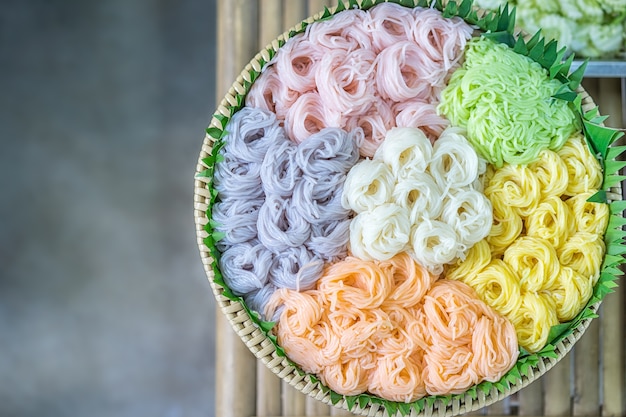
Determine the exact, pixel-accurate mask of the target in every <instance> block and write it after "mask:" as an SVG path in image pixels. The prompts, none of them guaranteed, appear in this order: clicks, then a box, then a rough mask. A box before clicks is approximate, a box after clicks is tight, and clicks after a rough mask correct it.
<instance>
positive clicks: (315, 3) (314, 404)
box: [305, 0, 351, 416]
mask: <svg viewBox="0 0 626 417" xmlns="http://www.w3.org/2000/svg"><path fill="white" fill-rule="evenodd" d="M307 3H308V4H307V16H313V15H315V14H317V13H319V12H321V11H322V10H324V7H328V6H330V2H329V1H328V0H308V2H307ZM333 408H334V407H333ZM305 411H306V415H307V416H330V415H332V414H331V413H332V411H331V407H330V406H328V405H326V404H324V403H323V402H321V401H319V400H316V399H315V398H313V397H307V398H306V404H305ZM350 415H351V414H350Z"/></svg>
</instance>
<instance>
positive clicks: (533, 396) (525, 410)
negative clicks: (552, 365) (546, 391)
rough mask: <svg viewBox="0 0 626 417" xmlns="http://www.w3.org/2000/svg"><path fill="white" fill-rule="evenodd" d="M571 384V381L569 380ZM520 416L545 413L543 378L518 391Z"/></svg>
mask: <svg viewBox="0 0 626 417" xmlns="http://www.w3.org/2000/svg"><path fill="white" fill-rule="evenodd" d="M567 383H568V384H569V381H568V382H567ZM518 399H519V405H518V409H519V411H518V413H519V415H520V416H540V415H541V414H542V413H543V379H539V380H537V381H534V382H532V383H531V384H530V385H528V386H527V387H526V388H524V389H522V390H521V391H520V392H519V393H518Z"/></svg>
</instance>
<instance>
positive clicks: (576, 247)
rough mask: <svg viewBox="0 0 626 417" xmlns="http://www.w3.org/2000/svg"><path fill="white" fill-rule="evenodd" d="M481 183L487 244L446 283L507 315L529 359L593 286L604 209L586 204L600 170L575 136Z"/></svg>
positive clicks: (452, 270)
mask: <svg viewBox="0 0 626 417" xmlns="http://www.w3.org/2000/svg"><path fill="white" fill-rule="evenodd" d="M487 176H488V177H489V179H488V181H487V187H486V189H485V193H486V195H487V197H488V198H489V199H490V201H491V203H492V206H493V225H492V227H491V231H490V232H489V235H488V236H487V238H486V240H485V242H486V244H487V245H486V246H485V244H484V243H481V244H477V245H475V246H474V247H473V248H472V249H471V250H470V251H468V253H467V257H466V259H465V261H457V262H456V263H455V264H453V265H451V266H449V267H448V268H447V269H446V276H447V277H448V278H450V279H457V280H460V281H462V282H465V283H467V284H468V285H470V286H471V287H472V288H474V289H475V290H476V292H477V293H478V295H479V296H480V298H481V299H482V300H483V301H485V302H486V303H487V304H489V305H490V306H492V307H493V308H494V309H496V310H497V311H499V312H500V313H501V314H504V315H506V316H507V317H508V318H509V319H510V320H511V322H513V324H514V325H515V328H516V331H517V335H518V339H519V343H520V346H522V347H523V348H524V349H526V350H527V351H530V352H534V351H537V350H539V349H541V348H543V346H545V344H546V342H547V341H548V340H547V338H548V334H549V328H550V326H552V325H554V324H557V323H559V322H566V321H570V320H572V319H573V318H575V317H576V315H577V314H578V313H579V312H580V311H581V310H582V308H583V307H584V306H585V304H586V303H587V301H588V300H589V299H590V297H591V295H592V292H593V286H594V285H595V283H596V282H597V280H598V277H599V274H600V268H601V266H602V261H603V257H604V252H605V244H604V240H603V236H604V233H605V231H606V227H607V225H608V218H609V209H608V206H607V205H606V204H599V203H592V202H589V201H588V199H589V198H590V197H591V196H593V195H594V194H595V192H596V191H597V190H598V188H593V187H599V186H600V185H601V180H599V179H598V178H600V179H601V177H602V173H601V169H600V166H599V164H598V163H597V161H596V160H595V158H593V156H592V155H591V152H590V151H589V148H588V147H587V145H586V143H584V141H583V139H582V138H581V136H580V135H579V134H574V135H572V137H571V138H570V139H569V140H568V141H567V142H566V144H565V145H564V146H563V147H562V148H561V149H560V150H559V151H558V152H553V151H550V150H547V149H546V150H543V151H541V152H540V154H539V156H538V159H537V161H535V162H533V163H531V164H529V165H527V166H513V165H510V164H506V163H505V164H504V165H503V166H502V167H501V168H498V169H495V170H493V171H490V172H488V174H487ZM579 178H581V179H582V181H580V182H579ZM572 182H573V183H575V185H572ZM571 194H574V195H571ZM512 283H515V284H512ZM512 294H518V295H517V296H515V295H512ZM513 302H514V303H513Z"/></svg>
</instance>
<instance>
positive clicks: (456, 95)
mask: <svg viewBox="0 0 626 417" xmlns="http://www.w3.org/2000/svg"><path fill="white" fill-rule="evenodd" d="M511 68H515V69H516V71H511ZM560 86H561V83H560V82H559V81H557V80H554V79H552V80H551V79H549V78H548V75H547V73H546V72H545V70H544V69H543V68H541V66H539V65H538V64H537V63H535V62H533V61H532V60H531V59H530V58H528V57H526V56H523V55H521V54H518V53H516V52H514V51H513V50H512V49H510V48H509V47H508V46H506V45H504V44H500V43H497V42H494V41H492V40H490V39H487V38H484V37H480V38H478V37H476V38H473V39H472V40H470V41H469V42H468V47H467V49H466V51H465V61H464V63H463V65H462V67H461V68H460V69H458V70H456V71H455V72H454V73H453V74H452V77H451V78H450V81H449V83H448V86H447V87H446V88H445V89H444V90H443V92H442V93H441V103H440V104H439V107H438V109H439V111H440V112H441V113H442V114H443V115H445V116H446V117H447V118H448V119H449V120H450V121H451V123H452V124H453V125H455V126H460V127H463V128H466V129H468V139H469V141H470V142H471V143H472V145H473V146H474V147H475V148H476V150H477V151H478V152H479V154H481V155H482V156H483V157H484V158H485V159H487V161H489V162H490V163H492V164H494V165H495V166H496V167H501V166H502V165H503V163H504V162H507V163H511V164H528V163H530V162H532V161H534V160H535V159H536V158H537V156H538V155H539V153H540V152H541V150H543V149H550V150H554V151H557V150H558V149H560V148H561V146H562V145H563V144H564V143H565V141H566V140H567V139H568V138H569V137H570V136H571V135H572V134H573V133H574V132H575V131H577V130H578V129H579V128H580V126H579V123H578V121H577V119H576V117H575V114H574V112H573V111H572V110H571V109H570V108H569V107H568V103H567V102H566V101H564V100H558V99H553V98H552V96H553V95H555V94H556V93H557V91H558V89H559V88H560Z"/></svg>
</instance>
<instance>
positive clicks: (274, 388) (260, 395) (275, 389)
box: [256, 0, 283, 417]
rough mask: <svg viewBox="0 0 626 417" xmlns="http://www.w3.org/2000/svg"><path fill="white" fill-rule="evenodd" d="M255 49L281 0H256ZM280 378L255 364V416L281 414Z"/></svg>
mask: <svg viewBox="0 0 626 417" xmlns="http://www.w3.org/2000/svg"><path fill="white" fill-rule="evenodd" d="M258 7H259V9H258V26H259V35H258V39H257V50H261V49H263V48H265V47H266V46H267V45H268V44H269V43H270V42H271V41H272V40H273V39H275V38H276V37H277V36H278V35H280V34H281V33H282V32H283V28H282V1H281V0H258ZM281 391H282V389H281V380H280V378H278V377H277V376H276V375H275V374H274V373H273V372H272V371H271V370H270V369H269V368H268V367H267V366H265V365H264V364H263V363H261V362H260V361H259V362H258V365H257V389H256V392H257V400H256V408H257V416H258V417H266V416H279V415H281Z"/></svg>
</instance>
